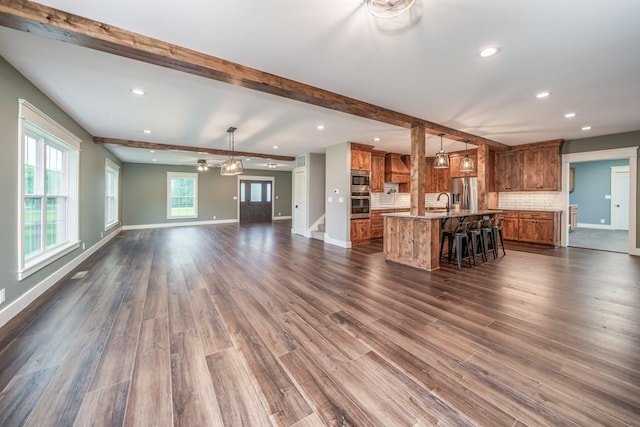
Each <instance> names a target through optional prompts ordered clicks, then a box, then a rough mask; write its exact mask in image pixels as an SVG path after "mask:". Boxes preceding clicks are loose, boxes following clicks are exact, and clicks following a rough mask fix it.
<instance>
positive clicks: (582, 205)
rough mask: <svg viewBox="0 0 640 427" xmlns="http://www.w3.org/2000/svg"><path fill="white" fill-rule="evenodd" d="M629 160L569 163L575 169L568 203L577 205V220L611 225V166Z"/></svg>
mask: <svg viewBox="0 0 640 427" xmlns="http://www.w3.org/2000/svg"><path fill="white" fill-rule="evenodd" d="M628 164H629V160H628V159H625V160H601V161H598V162H583V163H571V167H572V168H574V169H575V185H576V186H575V191H574V192H573V193H570V194H569V203H570V204H572V205H578V222H579V223H583V224H597V225H600V224H601V223H600V220H601V219H604V224H605V225H611V200H610V199H605V195H607V194H608V195H611V167H612V166H626V165H628Z"/></svg>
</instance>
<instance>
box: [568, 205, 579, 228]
mask: <svg viewBox="0 0 640 427" xmlns="http://www.w3.org/2000/svg"><path fill="white" fill-rule="evenodd" d="M577 227H578V206H569V231H573V230H575V229H576V228H577Z"/></svg>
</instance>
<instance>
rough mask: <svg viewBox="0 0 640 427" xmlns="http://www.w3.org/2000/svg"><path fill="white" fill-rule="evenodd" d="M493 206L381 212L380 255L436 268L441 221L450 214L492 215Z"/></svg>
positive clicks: (393, 259)
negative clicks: (416, 212) (418, 212)
mask: <svg viewBox="0 0 640 427" xmlns="http://www.w3.org/2000/svg"><path fill="white" fill-rule="evenodd" d="M498 213H500V211H496V210H484V211H467V210H461V211H455V212H454V211H452V212H448V213H426V214H425V215H423V216H415V215H409V214H400V213H394V214H384V215H383V216H384V243H383V244H384V255H385V258H386V259H387V260H388V261H393V262H397V263H400V264H405V265H409V266H411V267H415V268H420V269H422V270H428V271H432V270H437V269H439V268H440V230H441V227H442V223H443V221H445V220H447V219H450V218H466V217H481V216H487V215H489V216H495V215H496V214H498Z"/></svg>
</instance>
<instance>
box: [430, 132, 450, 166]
mask: <svg viewBox="0 0 640 427" xmlns="http://www.w3.org/2000/svg"><path fill="white" fill-rule="evenodd" d="M438 136H439V137H440V151H439V152H438V153H437V154H436V157H435V158H434V159H433V167H434V168H435V169H448V168H449V155H448V154H447V153H445V152H444V149H443V148H442V137H443V136H444V133H440V134H438Z"/></svg>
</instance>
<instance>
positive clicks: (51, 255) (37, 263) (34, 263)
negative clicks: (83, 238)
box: [18, 241, 80, 280]
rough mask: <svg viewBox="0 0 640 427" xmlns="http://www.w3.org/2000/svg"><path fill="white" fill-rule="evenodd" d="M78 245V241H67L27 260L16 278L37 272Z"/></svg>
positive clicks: (20, 278)
mask: <svg viewBox="0 0 640 427" xmlns="http://www.w3.org/2000/svg"><path fill="white" fill-rule="evenodd" d="M79 247H80V242H79V241H77V242H72V243H67V244H65V245H62V246H60V247H59V248H56V249H55V250H53V251H50V252H47V253H46V254H44V255H41V256H39V257H37V258H34V259H32V260H29V262H27V263H25V266H24V268H23V269H21V270H18V280H24V279H26V278H27V277H29V276H31V275H32V274H34V273H36V272H38V271H39V270H41V269H43V268H44V267H46V266H47V265H49V264H51V263H52V262H54V261H57V260H59V259H60V258H62V257H63V256H65V255H67V254H69V253H71V252H73V251H75V250H76V249H78V248H79Z"/></svg>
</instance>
